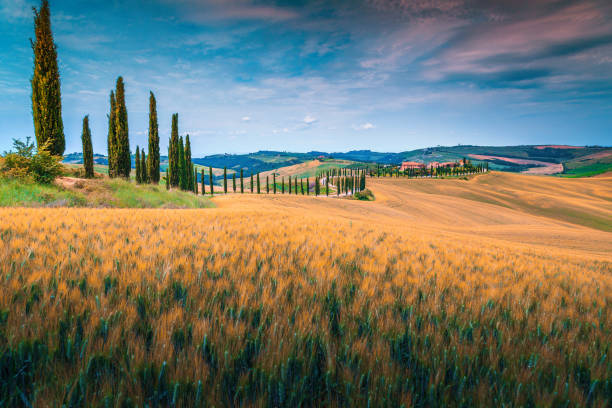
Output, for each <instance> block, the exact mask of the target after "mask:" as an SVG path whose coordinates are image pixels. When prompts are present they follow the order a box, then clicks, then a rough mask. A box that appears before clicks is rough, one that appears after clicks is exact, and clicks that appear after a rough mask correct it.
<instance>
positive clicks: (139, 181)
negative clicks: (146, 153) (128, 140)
mask: <svg viewBox="0 0 612 408" xmlns="http://www.w3.org/2000/svg"><path fill="white" fill-rule="evenodd" d="M134 163H135V164H136V183H138V184H140V183H142V177H141V174H140V149H139V148H138V146H136V158H135V159H134Z"/></svg>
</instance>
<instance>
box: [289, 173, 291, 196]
mask: <svg viewBox="0 0 612 408" xmlns="http://www.w3.org/2000/svg"><path fill="white" fill-rule="evenodd" d="M289 195H291V176H289Z"/></svg>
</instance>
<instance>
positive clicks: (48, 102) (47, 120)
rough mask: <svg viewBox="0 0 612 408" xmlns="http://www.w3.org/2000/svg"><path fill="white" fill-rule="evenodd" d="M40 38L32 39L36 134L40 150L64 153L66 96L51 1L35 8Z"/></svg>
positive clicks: (33, 99)
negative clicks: (55, 38) (62, 83)
mask: <svg viewBox="0 0 612 408" xmlns="http://www.w3.org/2000/svg"><path fill="white" fill-rule="evenodd" d="M34 32H35V35H36V40H35V41H32V40H30V44H31V45H32V51H33V52H34V74H33V75H32V80H31V85H32V117H33V119H34V134H35V136H36V144H37V145H38V149H39V150H47V151H48V152H49V153H50V154H53V155H56V156H62V155H63V154H64V149H65V147H66V140H65V138H64V123H63V121H62V95H61V90H60V74H59V68H58V65H57V48H56V46H55V43H54V42H53V32H52V31H51V11H50V10H49V2H48V1H47V0H42V2H41V5H40V9H38V10H36V9H34Z"/></svg>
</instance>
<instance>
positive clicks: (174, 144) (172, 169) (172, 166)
mask: <svg viewBox="0 0 612 408" xmlns="http://www.w3.org/2000/svg"><path fill="white" fill-rule="evenodd" d="M168 161H169V163H168V174H169V176H170V186H171V187H178V186H179V182H180V169H179V161H180V159H179V135H178V113H175V114H173V115H172V130H171V132H170V143H169V146H168Z"/></svg>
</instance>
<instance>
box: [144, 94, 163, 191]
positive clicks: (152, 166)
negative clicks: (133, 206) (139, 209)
mask: <svg viewBox="0 0 612 408" xmlns="http://www.w3.org/2000/svg"><path fill="white" fill-rule="evenodd" d="M147 159H148V160H147V175H148V182H149V183H153V184H158V183H159V161H160V159H159V127H158V125H157V102H156V100H155V95H154V94H153V92H151V93H150V95H149V156H148V157H147Z"/></svg>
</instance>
